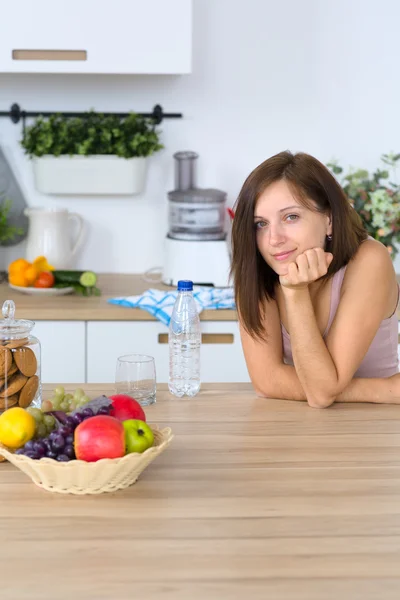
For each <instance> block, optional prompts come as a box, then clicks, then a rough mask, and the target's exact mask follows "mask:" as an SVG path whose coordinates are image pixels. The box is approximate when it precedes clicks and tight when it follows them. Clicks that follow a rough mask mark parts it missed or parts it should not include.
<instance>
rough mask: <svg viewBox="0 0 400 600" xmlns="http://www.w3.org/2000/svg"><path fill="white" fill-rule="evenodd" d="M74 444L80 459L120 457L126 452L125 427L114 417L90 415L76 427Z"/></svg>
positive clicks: (94, 459) (77, 456) (88, 460)
mask: <svg viewBox="0 0 400 600" xmlns="http://www.w3.org/2000/svg"><path fill="white" fill-rule="evenodd" d="M74 446H75V454H76V458H77V459H78V460H85V461H86V462H95V461H96V460H100V459H101V458H120V457H121V456H124V454H125V430H124V427H123V425H122V423H121V422H120V421H118V419H114V417H109V416H106V415H97V416H95V417H90V419H86V420H85V421H82V423H80V424H79V425H78V427H77V428H76V429H75V433H74Z"/></svg>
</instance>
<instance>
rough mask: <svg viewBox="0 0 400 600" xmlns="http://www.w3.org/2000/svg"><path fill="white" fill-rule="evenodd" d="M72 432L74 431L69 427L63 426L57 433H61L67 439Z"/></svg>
mask: <svg viewBox="0 0 400 600" xmlns="http://www.w3.org/2000/svg"><path fill="white" fill-rule="evenodd" d="M71 432H72V429H71V427H69V426H68V425H62V426H61V427H59V428H58V429H57V433H59V434H60V435H62V436H63V437H66V436H67V435H70V434H71Z"/></svg>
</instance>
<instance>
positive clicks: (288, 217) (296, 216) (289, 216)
mask: <svg viewBox="0 0 400 600" xmlns="http://www.w3.org/2000/svg"><path fill="white" fill-rule="evenodd" d="M291 217H294V219H291ZM286 218H287V219H289V220H290V221H297V219H298V218H299V215H288V216H287V217H286Z"/></svg>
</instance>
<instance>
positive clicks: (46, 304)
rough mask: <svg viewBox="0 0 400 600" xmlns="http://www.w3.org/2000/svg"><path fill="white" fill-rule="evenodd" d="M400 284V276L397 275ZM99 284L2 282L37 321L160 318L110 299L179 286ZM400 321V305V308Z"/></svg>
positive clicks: (104, 278)
mask: <svg viewBox="0 0 400 600" xmlns="http://www.w3.org/2000/svg"><path fill="white" fill-rule="evenodd" d="M397 279H398V281H399V283H400V275H398V276H397ZM98 286H99V287H100V289H101V290H102V295H101V296H100V297H93V298H81V297H79V296H76V295H74V294H70V295H67V296H56V297H53V296H47V297H46V296H45V297H38V296H29V295H27V294H21V293H20V292H16V291H15V290H13V289H11V288H10V287H9V286H8V284H7V283H2V284H0V304H3V302H4V300H8V299H9V300H14V302H15V304H16V308H17V310H16V316H17V318H19V319H31V320H33V321H40V320H44V321H156V319H155V318H154V317H152V316H151V315H150V314H149V313H148V312H146V311H145V310H141V309H139V308H124V307H121V306H116V305H113V304H109V303H108V302H107V300H108V299H109V298H115V297H118V296H136V295H139V294H141V293H142V292H144V291H145V290H147V289H149V288H157V289H162V290H173V289H175V288H172V287H169V286H166V285H163V284H153V283H148V282H146V281H144V279H143V277H142V276H141V275H119V274H110V273H108V274H106V273H103V274H100V275H99V283H98ZM397 315H398V318H399V320H400V305H399V307H398V310H397ZM200 319H201V320H202V321H236V320H237V313H236V310H204V311H203V312H202V313H201V314H200Z"/></svg>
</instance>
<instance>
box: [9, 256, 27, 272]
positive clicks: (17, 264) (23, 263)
mask: <svg viewBox="0 0 400 600" xmlns="http://www.w3.org/2000/svg"><path fill="white" fill-rule="evenodd" d="M29 266H30V263H29V262H28V261H27V260H25V258H18V259H17V260H14V261H13V262H12V263H10V264H9V265H8V272H9V273H10V275H11V273H15V272H16V271H24V270H25V269H26V268H27V267H29Z"/></svg>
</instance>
